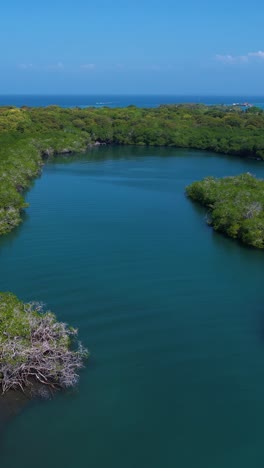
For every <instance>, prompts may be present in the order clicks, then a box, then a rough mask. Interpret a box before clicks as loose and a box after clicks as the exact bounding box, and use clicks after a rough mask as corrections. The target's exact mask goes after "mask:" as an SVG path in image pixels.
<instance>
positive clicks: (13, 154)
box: [0, 105, 264, 235]
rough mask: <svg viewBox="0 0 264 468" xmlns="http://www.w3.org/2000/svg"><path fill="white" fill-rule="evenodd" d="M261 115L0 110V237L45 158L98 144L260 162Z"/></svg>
mask: <svg viewBox="0 0 264 468" xmlns="http://www.w3.org/2000/svg"><path fill="white" fill-rule="evenodd" d="M263 130H264V112H263V111H262V110H261V109H258V108H250V109H248V110H247V111H246V112H244V111H242V110H241V109H240V108H237V107H225V106H217V107H208V106H204V105H167V106H160V107H159V108H156V109H140V108H137V107H135V106H129V107H127V108H115V109H110V108H107V107H105V108H101V109H96V108H86V109H79V108H73V109H63V108H60V107H57V106H49V107H47V108H28V107H23V108H21V109H18V108H16V107H1V108H0V235H1V234H5V233H6V232H8V231H10V230H12V229H13V228H14V227H15V226H17V225H18V224H19V222H20V220H21V219H20V214H21V211H22V210H23V209H24V208H25V207H26V204H25V202H24V199H23V196H22V195H21V193H23V191H24V190H25V189H27V188H28V187H29V185H30V182H31V180H32V179H33V178H35V177H36V176H37V175H38V174H39V172H40V169H41V165H42V164H43V161H44V160H45V158H48V157H50V156H53V155H54V154H58V153H69V152H76V151H77V152H78V151H85V150H86V149H87V147H88V146H89V145H93V144H95V143H96V142H97V143H106V144H119V145H152V146H175V147H183V148H197V149H203V150H211V151H216V152H220V153H230V154H233V155H239V156H245V157H253V158H259V159H264V132H263Z"/></svg>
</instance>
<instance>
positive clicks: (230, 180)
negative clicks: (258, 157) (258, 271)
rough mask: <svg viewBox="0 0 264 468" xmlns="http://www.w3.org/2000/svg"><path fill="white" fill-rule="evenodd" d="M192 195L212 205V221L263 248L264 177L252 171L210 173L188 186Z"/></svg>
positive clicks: (191, 196)
mask: <svg viewBox="0 0 264 468" xmlns="http://www.w3.org/2000/svg"><path fill="white" fill-rule="evenodd" d="M186 191H187V194H188V196H189V197H190V198H192V199H193V200H195V201H198V202H199V203H201V204H202V205H204V206H206V207H208V208H209V224H211V225H212V226H213V228H214V229H215V230H216V231H219V232H223V233H225V234H227V235H228V236H230V237H233V238H237V239H239V240H241V241H242V242H243V243H245V244H247V245H250V246H253V247H257V248H260V249H263V248H264V180H258V179H256V178H255V177H254V176H252V175H251V174H241V175H239V176H235V177H224V178H222V179H215V178H214V177H207V178H206V179H204V180H202V181H200V182H194V183H193V184H191V185H189V186H188V187H187V189H186Z"/></svg>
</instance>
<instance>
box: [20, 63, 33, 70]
mask: <svg viewBox="0 0 264 468" xmlns="http://www.w3.org/2000/svg"><path fill="white" fill-rule="evenodd" d="M18 68H20V70H32V68H34V67H33V64H32V63H20V64H19V65H18Z"/></svg>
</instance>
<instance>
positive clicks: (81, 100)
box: [0, 94, 264, 109]
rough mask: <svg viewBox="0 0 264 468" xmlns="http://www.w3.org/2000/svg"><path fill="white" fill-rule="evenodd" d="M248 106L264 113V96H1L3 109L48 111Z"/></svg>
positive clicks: (0, 100)
mask: <svg viewBox="0 0 264 468" xmlns="http://www.w3.org/2000/svg"><path fill="white" fill-rule="evenodd" d="M243 102H248V103H250V104H253V105H255V106H259V107H261V108H262V109H264V96H254V97H252V96H251V97H250V96H246V95H244V96H203V95H196V96H188V95H186V96H184V95H178V96H177V95H164V94H163V95H103V94H98V95H3V96H1V95H0V105H1V106H6V105H12V106H17V107H21V106H24V105H26V106H32V107H45V106H50V105H58V106H61V107H90V106H94V107H103V106H108V107H126V106H129V105H135V106H138V107H158V106H160V105H161V104H177V103H203V104H208V105H214V104H230V105H232V104H233V103H243Z"/></svg>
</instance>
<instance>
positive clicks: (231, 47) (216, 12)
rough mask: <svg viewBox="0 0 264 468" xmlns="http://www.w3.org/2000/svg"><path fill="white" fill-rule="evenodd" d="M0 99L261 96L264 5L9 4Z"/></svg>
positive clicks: (58, 0) (192, 1) (4, 14)
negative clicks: (38, 96)
mask: <svg viewBox="0 0 264 468" xmlns="http://www.w3.org/2000/svg"><path fill="white" fill-rule="evenodd" d="M0 11H1V14H0V44H1V56H0V57H1V60H0V94H12V93H25V94H26V93H32V94H34V93H44V94H53V93H61V94H63V93H70V94H96V93H104V94H108V93H113V94H116V93H120V94H126V93H127V94H139V93H149V94H156V93H157V94H251V95H257V94H262V95H264V34H263V17H264V2H263V1H259V0H257V1H254V0H253V1H251V2H249V1H245V0H239V1H238V0H233V1H232V2H231V1H230V0H222V1H221V2H219V1H218V2H215V1H213V0H211V1H208V0H200V1H199V0H185V1H184V0H182V1H177V0H174V1H172V0H164V1H161V0H159V1H156V0H141V1H139V0H134V1H133V2H132V1H131V2H125V1H124V0H123V1H121V0H97V1H93V2H92V1H90V0H75V1H69V0H68V1H67V0H64V1H62V0H52V1H51V0H45V1H43V2H38V1H36V0H24V1H22V0H9V1H8V2H5V5H2V6H1V10H0Z"/></svg>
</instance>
